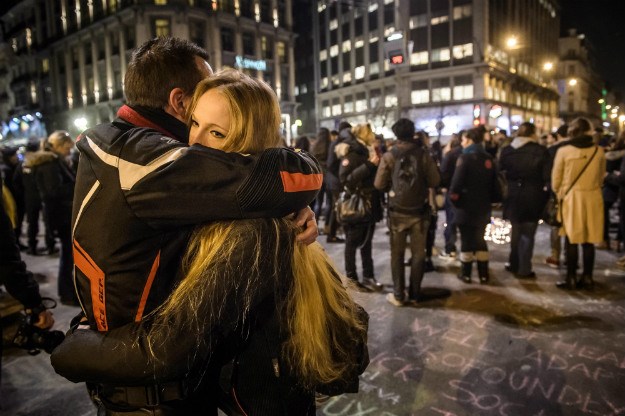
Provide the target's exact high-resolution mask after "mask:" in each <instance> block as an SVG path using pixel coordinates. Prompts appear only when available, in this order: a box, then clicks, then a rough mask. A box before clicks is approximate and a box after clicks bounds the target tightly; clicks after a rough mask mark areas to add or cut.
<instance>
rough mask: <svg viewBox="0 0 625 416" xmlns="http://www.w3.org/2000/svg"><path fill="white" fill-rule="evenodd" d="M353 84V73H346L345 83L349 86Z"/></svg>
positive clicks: (344, 75) (344, 74)
mask: <svg viewBox="0 0 625 416" xmlns="http://www.w3.org/2000/svg"><path fill="white" fill-rule="evenodd" d="M350 82H352V73H351V72H344V73H343V83H344V84H347V83H350Z"/></svg>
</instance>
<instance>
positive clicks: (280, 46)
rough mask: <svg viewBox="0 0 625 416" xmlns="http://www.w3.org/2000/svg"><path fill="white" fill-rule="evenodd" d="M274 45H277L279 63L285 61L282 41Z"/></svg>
mask: <svg viewBox="0 0 625 416" xmlns="http://www.w3.org/2000/svg"><path fill="white" fill-rule="evenodd" d="M276 46H277V47H278V62H280V63H281V64H284V63H286V49H285V46H284V42H278V43H277V45H276Z"/></svg>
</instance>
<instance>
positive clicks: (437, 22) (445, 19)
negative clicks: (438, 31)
mask: <svg viewBox="0 0 625 416" xmlns="http://www.w3.org/2000/svg"><path fill="white" fill-rule="evenodd" d="M430 22H431V23H432V26H436V25H440V24H441V23H447V22H449V16H447V15H445V16H438V17H433V18H432V20H430Z"/></svg>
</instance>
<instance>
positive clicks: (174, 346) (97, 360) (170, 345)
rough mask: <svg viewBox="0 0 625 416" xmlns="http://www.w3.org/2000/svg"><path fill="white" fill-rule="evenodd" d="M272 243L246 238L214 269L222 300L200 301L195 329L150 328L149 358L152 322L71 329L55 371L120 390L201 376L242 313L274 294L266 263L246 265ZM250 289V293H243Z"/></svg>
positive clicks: (56, 355)
mask: <svg viewBox="0 0 625 416" xmlns="http://www.w3.org/2000/svg"><path fill="white" fill-rule="evenodd" d="M265 235H266V234H265ZM275 241H276V240H275V239H272V238H270V237H268V236H267V238H266V241H264V242H262V243H260V244H261V246H262V247H259V246H258V244H259V243H258V241H257V240H256V239H255V238H247V239H244V240H243V241H242V243H241V245H240V246H238V247H237V250H236V252H233V253H232V255H231V256H230V257H229V259H226V260H223V261H222V262H220V263H217V264H216V265H215V267H217V268H218V269H219V270H223V273H220V275H219V276H220V277H219V279H220V280H219V282H218V283H216V284H217V285H224V286H225V287H226V288H227V289H226V290H225V293H226V296H225V297H224V298H222V299H219V300H214V299H212V298H211V297H210V296H206V297H205V298H203V303H202V304H200V305H198V308H197V309H198V310H197V314H196V318H198V324H199V327H198V328H195V327H194V325H182V326H181V325H176V324H174V321H173V320H172V321H171V322H170V323H168V324H163V325H159V328H158V330H154V329H152V331H151V333H152V336H153V341H152V344H151V345H153V349H154V354H152V353H150V344H149V343H148V333H149V332H150V322H148V321H146V320H144V321H142V322H140V323H133V324H127V325H125V326H122V327H119V328H115V329H113V330H110V331H108V332H106V333H102V332H97V331H95V330H90V329H75V330H73V331H72V332H71V333H69V334H68V335H67V337H66V338H65V340H64V341H63V343H62V344H61V345H60V346H58V347H57V348H56V349H55V350H54V351H53V352H52V354H51V358H50V359H51V362H52V366H53V367H54V370H55V371H56V372H57V373H58V374H60V375H61V376H63V377H65V378H67V379H69V380H71V381H73V382H82V381H86V382H98V383H105V384H106V383H111V384H117V385H123V386H132V385H142V384H149V383H164V382H170V381H178V380H181V379H183V378H186V377H188V376H189V375H190V374H194V373H196V372H197V371H201V370H202V369H201V366H203V365H205V364H206V363H207V362H208V360H210V358H211V356H213V354H214V353H215V348H216V346H218V345H220V341H222V340H224V339H225V338H227V337H229V336H230V335H231V334H232V333H233V332H234V331H237V330H238V328H239V325H240V323H241V322H242V321H243V318H244V316H243V315H244V313H243V311H244V310H251V309H253V308H254V307H255V306H256V305H258V304H259V303H260V302H261V301H262V300H263V299H265V298H266V297H267V296H269V295H271V294H272V293H273V290H274V284H273V283H274V282H275V279H273V278H271V277H270V276H268V274H269V273H270V272H269V270H271V268H270V266H271V265H270V264H268V263H269V262H262V263H263V264H262V265H261V266H260V267H259V268H258V269H256V271H254V270H255V269H254V268H253V267H251V266H250V264H251V262H252V261H253V259H254V258H255V257H254V254H253V253H254V251H255V250H260V249H266V248H267V247H265V245H271V244H272V243H273V244H274V245H275ZM268 257H271V256H268ZM261 259H262V257H261ZM265 263H267V264H265ZM249 287H253V290H251V291H250V290H247V291H246V290H244V289H245V288H249ZM220 293H221V292H220ZM250 293H251V294H252V295H251V300H249V304H248V303H247V302H248V297H249V294H250ZM246 294H247V295H246ZM216 303H218V306H216ZM179 321H180V320H178V322H179ZM196 331H197V333H199V334H200V336H199V339H198V335H196Z"/></svg>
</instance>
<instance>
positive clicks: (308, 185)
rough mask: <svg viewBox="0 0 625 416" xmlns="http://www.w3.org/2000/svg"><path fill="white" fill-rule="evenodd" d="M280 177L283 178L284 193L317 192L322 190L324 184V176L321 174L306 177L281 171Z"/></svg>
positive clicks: (302, 174) (301, 174)
mask: <svg viewBox="0 0 625 416" xmlns="http://www.w3.org/2000/svg"><path fill="white" fill-rule="evenodd" d="M280 176H281V177H282V186H283V187H284V192H301V191H317V190H319V189H321V184H322V183H323V174H321V173H312V174H310V175H306V174H304V173H290V172H285V171H281V172H280Z"/></svg>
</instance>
